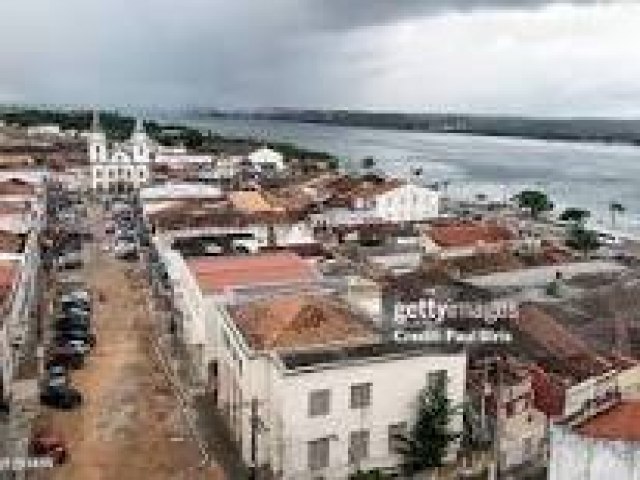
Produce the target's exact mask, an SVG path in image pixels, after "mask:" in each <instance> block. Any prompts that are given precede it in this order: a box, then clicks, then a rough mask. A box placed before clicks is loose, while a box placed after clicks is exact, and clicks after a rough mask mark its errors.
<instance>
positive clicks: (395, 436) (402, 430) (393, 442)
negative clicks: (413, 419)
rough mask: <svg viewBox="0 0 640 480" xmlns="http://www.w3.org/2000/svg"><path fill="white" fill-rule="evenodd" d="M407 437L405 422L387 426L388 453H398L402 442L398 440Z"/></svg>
mask: <svg viewBox="0 0 640 480" xmlns="http://www.w3.org/2000/svg"><path fill="white" fill-rule="evenodd" d="M406 435H407V422H400V423H395V424H392V425H389V453H398V449H399V448H400V447H402V445H403V442H402V440H400V438H404V437H406Z"/></svg>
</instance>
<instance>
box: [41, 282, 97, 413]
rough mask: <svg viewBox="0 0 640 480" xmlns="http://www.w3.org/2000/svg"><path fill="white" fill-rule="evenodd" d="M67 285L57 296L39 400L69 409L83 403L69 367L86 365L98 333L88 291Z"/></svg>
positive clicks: (77, 286) (52, 405)
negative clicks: (92, 316)
mask: <svg viewBox="0 0 640 480" xmlns="http://www.w3.org/2000/svg"><path fill="white" fill-rule="evenodd" d="M66 287H67V288H64V289H63V292H62V295H61V296H60V297H59V298H58V300H57V305H56V308H55V312H56V314H55V317H54V318H53V320H52V329H51V333H52V334H51V339H50V345H49V350H48V352H47V361H46V375H45V377H44V378H43V379H42V385H41V388H40V401H41V402H42V403H43V404H45V405H48V406H51V407H54V408H60V409H66V410H69V409H73V408H75V407H77V406H79V405H80V404H81V403H82V394H81V393H80V391H78V389H77V388H75V387H73V385H72V384H71V382H70V378H69V371H70V370H72V369H77V368H82V367H83V366H84V363H85V357H86V356H87V355H88V354H89V352H90V351H91V349H92V348H93V347H94V346H95V344H96V335H95V333H94V332H93V330H92V327H91V295H90V293H89V291H88V290H87V289H86V288H85V287H83V286H81V285H77V284H76V285H66Z"/></svg>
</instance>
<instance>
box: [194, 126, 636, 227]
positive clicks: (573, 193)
mask: <svg viewBox="0 0 640 480" xmlns="http://www.w3.org/2000/svg"><path fill="white" fill-rule="evenodd" d="M181 123H184V124H189V125H192V126H197V127H201V128H204V129H209V130H211V131H213V132H216V133H220V134H222V135H225V136H235V137H254V138H259V139H266V140H273V141H283V142H290V143H293V144H296V145H298V146H300V147H305V148H308V149H312V150H316V151H325V152H328V153H331V154H333V155H336V156H337V157H338V158H340V159H341V160H342V161H343V162H344V163H345V164H348V163H349V162H353V163H354V164H355V163H356V162H357V161H358V160H359V159H361V158H363V157H365V156H372V157H374V158H375V159H376V161H377V167H378V168H380V169H382V170H384V171H386V172H387V173H388V174H390V175H394V176H405V177H406V176H409V175H410V172H411V171H412V169H413V168H414V167H416V166H419V167H422V169H423V172H424V173H423V178H424V179H426V180H427V181H428V182H443V181H446V182H447V183H448V184H449V187H448V193H449V194H450V195H452V196H454V197H458V198H471V197H473V196H474V195H476V194H478V193H483V194H486V195H488V196H489V198H493V199H496V200H499V199H503V198H505V197H508V196H511V195H512V194H514V193H517V192H518V191H520V190H522V189H524V188H535V189H539V190H543V191H545V192H546V193H547V194H548V195H549V196H550V197H551V198H552V200H553V201H554V203H555V204H556V208H557V209H558V211H560V210H562V209H563V208H565V207H568V206H571V207H581V208H586V209H588V210H589V211H591V213H592V220H591V224H592V225H594V226H598V227H599V228H602V229H611V230H619V231H626V232H629V233H632V234H634V236H637V235H640V148H639V147H633V146H625V145H600V144H591V143H575V142H574V143H571V142H555V141H554V142H550V141H541V140H528V139H514V138H495V137H482V136H472V135H459V134H435V133H425V132H405V131H395V130H378V129H368V128H355V127H340V126H329V125H312V124H301V123H291V122H277V121H267V120H236V119H217V118H216V119H210V120H198V121H194V120H187V119H181ZM613 201H615V202H620V203H621V204H622V205H624V207H625V208H626V212H625V213H623V214H619V215H616V218H615V228H613V225H612V219H611V215H610V213H609V204H610V202H613Z"/></svg>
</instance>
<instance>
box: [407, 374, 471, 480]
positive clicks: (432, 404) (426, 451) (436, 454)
mask: <svg viewBox="0 0 640 480" xmlns="http://www.w3.org/2000/svg"><path fill="white" fill-rule="evenodd" d="M461 410H462V408H461V407H460V406H455V405H453V404H452V402H451V399H450V398H449V397H448V396H447V383H446V379H445V378H444V377H443V378H441V379H440V380H439V381H438V382H435V384H434V385H431V386H428V387H425V388H424V389H422V390H421V391H420V393H419V394H418V399H417V412H416V422H415V424H414V425H413V426H412V428H411V429H410V431H409V432H408V434H407V435H404V436H398V438H397V440H398V443H399V447H398V453H400V454H401V455H402V456H403V465H402V469H403V471H404V473H405V474H406V475H413V474H415V473H418V472H422V471H424V470H426V469H429V468H435V467H440V466H442V464H443V461H444V459H445V457H446V455H447V452H448V450H449V447H450V446H451V443H452V442H453V441H455V440H456V439H458V438H459V437H460V435H461V433H458V432H454V431H453V430H452V429H451V422H452V419H453V418H454V417H455V416H457V415H460V414H461Z"/></svg>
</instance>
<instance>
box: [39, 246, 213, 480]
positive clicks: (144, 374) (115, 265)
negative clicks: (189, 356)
mask: <svg viewBox="0 0 640 480" xmlns="http://www.w3.org/2000/svg"><path fill="white" fill-rule="evenodd" d="M84 273H85V275H86V278H87V280H88V282H89V284H90V286H91V288H92V289H93V291H94V293H95V294H96V301H95V304H94V323H95V328H96V331H97V335H98V345H97V347H96V350H95V351H94V352H93V354H92V355H91V356H90V358H89V359H88V364H87V365H86V366H85V368H84V369H83V370H79V371H77V372H74V373H73V383H74V384H75V385H76V386H77V387H78V388H79V389H80V390H81V391H82V393H83V395H84V397H85V402H84V405H83V406H82V407H81V408H80V409H78V410H75V411H73V412H60V411H53V410H45V413H44V415H43V418H42V419H41V421H42V423H44V424H48V425H51V426H52V427H53V428H55V429H56V430H57V431H60V432H62V434H63V436H64V437H65V438H66V439H67V441H68V442H69V443H70V451H71V456H72V459H71V462H70V463H69V464H67V465H65V466H62V467H58V468H56V469H54V470H52V471H50V472H48V474H47V476H46V477H44V478H51V479H53V480H143V479H154V480H163V479H167V480H182V479H184V480H187V479H188V480H198V479H205V478H206V479H208V480H212V479H221V478H223V476H222V475H221V474H220V473H219V472H218V471H217V470H214V469H212V468H210V467H208V468H202V467H201V466H200V465H201V462H202V457H201V456H200V454H199V451H198V449H197V447H196V445H195V444H194V443H193V442H192V441H191V440H190V437H189V435H188V433H187V430H186V428H185V427H184V423H183V419H182V417H181V414H180V410H179V407H178V403H177V401H176V400H175V397H174V395H173V393H172V390H171V388H170V386H169V383H168V382H167V380H166V378H165V376H164V375H163V373H162V371H161V369H160V368H159V366H158V363H157V361H156V357H155V356H154V353H153V349H152V347H151V345H152V338H153V337H152V323H151V322H152V319H151V315H150V313H149V310H148V306H147V305H148V303H147V300H146V296H145V291H144V288H143V281H142V277H141V275H139V274H137V273H136V272H135V271H134V268H132V267H131V265H129V264H127V263H125V262H121V261H118V260H116V259H114V258H112V257H111V256H110V254H109V253H107V252H103V251H102V250H101V249H100V248H93V249H92V251H91V255H90V261H89V262H88V265H87V266H86V267H85V269H84ZM98 297H101V298H102V301H99V300H98Z"/></svg>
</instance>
